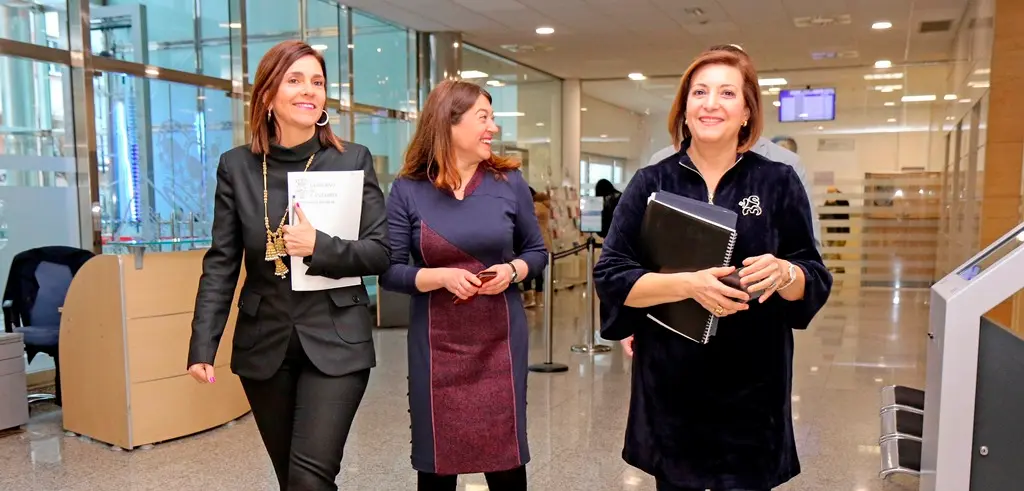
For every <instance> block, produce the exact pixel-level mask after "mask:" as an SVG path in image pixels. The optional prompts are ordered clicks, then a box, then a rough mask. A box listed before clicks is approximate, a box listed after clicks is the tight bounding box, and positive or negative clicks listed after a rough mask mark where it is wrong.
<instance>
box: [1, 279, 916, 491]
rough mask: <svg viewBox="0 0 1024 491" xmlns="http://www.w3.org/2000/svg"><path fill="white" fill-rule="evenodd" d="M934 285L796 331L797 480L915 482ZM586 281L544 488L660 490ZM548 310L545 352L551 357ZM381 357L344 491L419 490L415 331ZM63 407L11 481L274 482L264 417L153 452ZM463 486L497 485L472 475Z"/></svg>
mask: <svg viewBox="0 0 1024 491" xmlns="http://www.w3.org/2000/svg"><path fill="white" fill-rule="evenodd" d="M927 298H928V296H927V292H926V291H914V292H907V291H902V292H894V291H892V290H874V291H867V290H847V291H844V292H838V293H837V294H835V295H833V298H832V300H831V301H830V304H829V305H828V306H827V307H826V308H825V309H824V310H823V311H822V313H821V314H820V315H819V316H818V318H817V320H816V322H815V325H814V326H812V328H811V329H810V330H808V331H806V332H800V333H797V336H796V337H797V351H796V361H795V380H794V386H795V390H794V393H793V401H794V403H793V412H794V414H793V416H794V420H795V424H796V431H797V443H798V449H799V452H800V458H801V462H802V467H803V474H801V475H800V476H798V477H797V478H796V479H794V480H793V481H792V482H791V483H789V484H787V485H786V486H784V487H782V488H780V489H783V490H787V491H798V490H799V491H804V490H806V491H812V490H813V491H847V490H849V491H879V490H889V491H894V490H899V491H903V490H907V491H909V490H910V489H916V484H917V483H916V482H915V481H914V480H912V479H907V478H897V479H896V480H895V481H894V482H890V483H883V482H882V481H880V480H879V479H878V468H879V455H878V446H877V441H878V405H879V402H878V390H879V388H880V387H881V386H883V385H888V384H893V383H899V384H908V385H915V386H922V385H923V381H924V366H925V365H924V356H925V355H924V351H923V350H924V338H925V336H924V333H925V331H926V327H927V319H928V315H927V313H928V311H927V305H926V304H925V302H926V301H927ZM582 305H583V302H582V300H581V292H580V291H579V289H577V290H576V291H569V292H564V293H560V294H559V295H558V296H557V302H556V312H557V317H556V326H557V328H556V333H555V342H554V357H555V361H558V362H562V363H566V364H568V365H569V367H570V370H569V371H568V372H567V373H561V374H531V375H530V381H529V394H528V400H529V407H528V410H529V415H528V418H529V439H530V446H531V450H532V453H533V461H532V462H531V463H530V465H529V467H528V472H529V476H530V477H529V479H530V485H531V486H530V487H531V489H536V490H541V491H547V490H554V491H574V490H580V491H583V490H586V491H611V490H653V488H654V486H653V481H652V480H651V479H650V478H648V477H647V476H645V475H644V474H643V473H641V472H639V471H637V470H635V469H632V468H630V467H629V466H627V465H626V464H625V463H623V462H622V459H621V458H620V450H621V444H622V435H623V428H624V424H625V418H626V408H627V402H628V399H629V376H628V372H629V361H628V359H626V358H625V357H624V356H623V354H622V352H621V351H620V350H619V349H618V346H617V343H613V344H616V346H615V350H614V351H613V352H611V353H607V354H599V355H578V354H573V353H571V352H570V350H569V346H571V345H572V344H574V343H579V342H581V341H582V340H583V337H584V334H583V330H582V329H581V328H580V326H582V325H583V322H584V321H583V319H582V318H581V316H580V312H582ZM539 312H540V310H539V309H535V311H534V312H532V313H531V318H532V319H533V320H534V325H535V326H538V327H536V328H535V329H534V331H533V337H532V343H533V358H532V359H533V360H534V361H541V360H542V359H543V356H544V351H543V339H542V336H541V329H540V327H539V326H540V314H539ZM376 342H377V349H378V362H379V363H378V368H377V369H375V370H374V372H373V376H372V379H371V383H370V389H369V391H368V393H367V395H366V398H365V399H364V401H363V405H362V408H361V410H360V412H359V414H358V416H357V418H356V423H355V427H354V429H353V433H352V437H351V439H350V440H349V443H348V446H347V454H346V456H345V460H344V463H343V472H342V475H341V476H340V477H339V480H338V482H339V483H340V484H341V488H342V489H352V490H360V491H363V490H368V491H376V490H412V489H415V473H414V472H413V471H412V469H411V468H410V465H409V423H408V414H407V412H406V409H407V408H408V404H407V401H406V395H405V394H406V385H405V384H406V378H405V377H406V362H405V332H404V330H383V331H380V332H378V333H377V339H376ZM60 421H61V420H60V412H59V411H47V410H46V408H44V407H40V408H38V409H36V410H34V415H33V420H32V423H31V424H30V425H29V427H28V428H27V431H24V432H21V433H15V434H13V435H9V436H5V437H0V490H4V491H23V490H24V491H29V490H32V491H35V490H39V491H44V490H45V491H52V490H81V491H103V490H150V489H152V490H175V491H188V490H197V491H200V490H201V491H210V490H246V491H249V490H252V491H258V490H272V489H276V485H275V484H274V478H273V471H272V469H271V466H270V462H269V460H268V459H267V457H266V455H265V453H264V450H263V448H262V445H261V443H260V439H259V435H258V433H257V432H256V427H255V425H254V424H253V421H252V418H251V416H246V417H243V418H241V419H240V420H239V421H238V423H237V424H234V425H231V426H225V427H221V428H218V429H216V430H213V431H209V432H207V433H204V434H200V435H197V436H195V437H192V438H186V439H182V440H178V441H173V442H168V443H163V444H160V445H157V446H155V447H153V448H152V449H150V450H136V451H133V452H118V451H111V450H110V449H108V447H106V446H104V445H101V444H98V443H95V442H89V441H84V440H83V439H79V438H76V437H66V436H64V435H63V433H62V431H61V424H60ZM459 489H460V490H465V491H473V490H478V491H482V490H484V489H486V486H485V485H484V480H483V478H482V476H478V475H472V476H464V477H463V478H462V479H461V480H460V486H459Z"/></svg>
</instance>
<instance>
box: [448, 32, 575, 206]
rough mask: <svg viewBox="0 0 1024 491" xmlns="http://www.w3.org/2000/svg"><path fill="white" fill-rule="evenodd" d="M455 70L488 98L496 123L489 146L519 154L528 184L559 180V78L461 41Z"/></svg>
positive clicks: (560, 102)
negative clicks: (495, 138)
mask: <svg viewBox="0 0 1024 491" xmlns="http://www.w3.org/2000/svg"><path fill="white" fill-rule="evenodd" d="M461 76H462V78H463V80H466V81H467V82H473V83H476V84H478V85H482V86H485V88H486V89H487V91H488V92H490V94H491V97H492V98H493V104H492V105H493V107H494V116H495V118H494V119H495V121H496V123H497V125H498V127H499V128H500V129H501V137H500V138H499V139H498V141H495V142H493V145H494V149H495V151H496V152H497V153H499V154H501V155H506V156H512V157H515V158H517V159H519V160H520V161H521V162H522V164H523V175H525V176H526V178H527V180H528V181H529V183H530V184H531V185H532V186H533V187H535V188H537V189H542V188H546V187H549V186H551V185H555V186H557V185H560V184H561V183H562V178H563V176H561V175H556V173H557V172H558V169H561V168H562V166H561V164H560V162H561V159H562V81H561V79H558V78H556V77H554V76H552V75H549V74H547V73H544V72H541V71H539V70H534V69H532V68H529V67H527V66H524V65H521V64H519V63H516V62H514V61H511V60H509V59H507V58H503V57H501V56H498V55H495V54H493V53H490V52H487V51H484V50H483V49H480V48H477V47H475V46H471V45H467V44H463V45H462V72H461Z"/></svg>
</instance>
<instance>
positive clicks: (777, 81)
mask: <svg viewBox="0 0 1024 491" xmlns="http://www.w3.org/2000/svg"><path fill="white" fill-rule="evenodd" d="M757 83H758V84H761V85H762V86H771V85H788V84H789V82H787V81H786V79H784V78H762V79H758V81H757Z"/></svg>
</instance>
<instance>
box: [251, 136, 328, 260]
mask: <svg viewBox="0 0 1024 491" xmlns="http://www.w3.org/2000/svg"><path fill="white" fill-rule="evenodd" d="M313 157H316V152H314V153H313V155H310V156H309V160H307V161H306V167H305V168H303V169H302V172H306V171H307V170H309V166H310V165H311V164H312V163H313ZM286 218H288V206H285V208H284V215H282V216H281V223H279V224H278V225H277V230H276V231H271V230H270V211H269V209H268V208H267V154H263V225H264V226H266V227H267V255H266V257H265V258H264V259H265V260H266V261H268V262H269V261H273V262H274V275H275V276H278V277H280V278H284V277H285V276H286V275H287V274H288V266H285V264H284V260H282V259H281V258H282V257H285V256H287V255H288V251H287V249H286V248H285V246H284V230H282V229H283V228H284V221H285V219H286Z"/></svg>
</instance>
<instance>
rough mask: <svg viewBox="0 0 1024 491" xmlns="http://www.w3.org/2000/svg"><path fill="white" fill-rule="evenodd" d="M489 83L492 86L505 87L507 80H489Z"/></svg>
mask: <svg viewBox="0 0 1024 491" xmlns="http://www.w3.org/2000/svg"><path fill="white" fill-rule="evenodd" d="M487 85H490V86H491V87H504V86H505V82H502V81H500V80H488V81H487Z"/></svg>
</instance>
